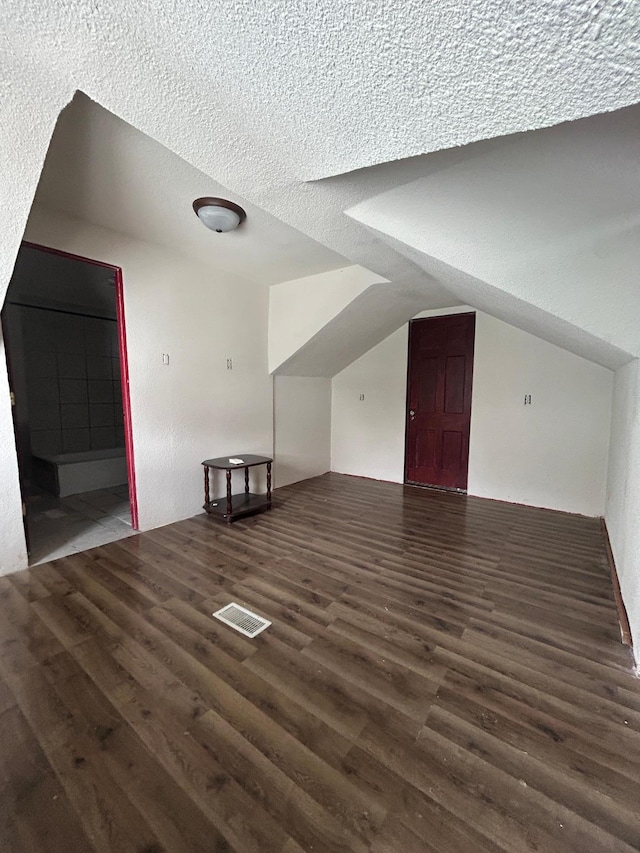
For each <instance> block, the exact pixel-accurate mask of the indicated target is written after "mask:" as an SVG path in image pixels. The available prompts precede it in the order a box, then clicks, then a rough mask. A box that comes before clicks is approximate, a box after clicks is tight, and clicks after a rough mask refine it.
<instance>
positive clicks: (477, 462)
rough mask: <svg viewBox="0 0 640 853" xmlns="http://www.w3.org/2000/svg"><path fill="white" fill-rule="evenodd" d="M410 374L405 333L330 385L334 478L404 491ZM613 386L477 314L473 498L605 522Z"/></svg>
mask: <svg viewBox="0 0 640 853" xmlns="http://www.w3.org/2000/svg"><path fill="white" fill-rule="evenodd" d="M461 310H465V309H461ZM466 310H468V309H466ZM434 313H437V314H441V313H444V312H434ZM421 316H422V315H421ZM406 374H407V327H406V326H405V327H404V328H403V329H402V330H399V331H398V332H396V333H394V334H393V335H391V336H390V337H389V338H387V339H386V340H385V341H383V342H382V343H381V344H379V345H378V346H377V347H375V348H374V349H373V350H371V351H370V352H368V353H367V354H366V355H364V356H363V357H362V358H360V359H358V361H357V362H354V364H352V365H350V366H349V367H348V368H346V370H344V371H342V372H341V373H340V374H338V375H337V376H336V377H335V378H334V380H333V403H332V408H333V424H332V470H334V471H339V472H342V473H347V474H359V475H361V476H366V477H374V478H377V479H388V480H392V481H395V482H402V481H403V465H404V429H405V412H404V409H405V389H406ZM612 384H613V374H612V373H611V371H609V370H607V369H606V368H603V367H600V366H599V365H595V364H593V363H591V362H588V361H585V360H584V359H581V358H579V357H578V356H575V355H573V354H571V353H568V352H566V351H564V350H561V349H559V348H558V347H555V346H553V345H552V344H548V343H546V342H545V341H542V340H540V339H539V338H536V337H534V336H533V335H529V334H527V333H526V332H521V331H520V330H518V329H515V328H514V327H512V326H509V325H508V324H506V323H503V322H501V321H499V320H496V319H494V318H492V317H489V316H488V315H485V314H481V313H477V315H476V351H475V362H474V385H473V401H472V414H471V439H470V450H469V488H468V491H469V494H473V495H480V496H482V497H490V498H495V499H498V500H506V501H513V502H516V503H524V504H531V505H533V506H545V507H550V508H552V509H560V510H566V511H568V512H578V513H583V514H585V515H601V514H602V513H603V510H604V501H605V483H606V471H607V449H608V442H609V419H610V409H611V393H612ZM361 393H364V395H365V399H364V401H363V402H360V401H359V394H361ZM525 393H526V394H531V396H532V405H531V406H526V407H525V406H524V405H523V399H524V395H525Z"/></svg>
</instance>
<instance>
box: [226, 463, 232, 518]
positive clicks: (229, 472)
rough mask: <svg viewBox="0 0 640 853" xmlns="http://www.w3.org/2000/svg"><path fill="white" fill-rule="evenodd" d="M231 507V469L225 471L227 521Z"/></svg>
mask: <svg viewBox="0 0 640 853" xmlns="http://www.w3.org/2000/svg"><path fill="white" fill-rule="evenodd" d="M232 512H233V507H232V505H231V471H227V521H229V522H230V521H231V513H232Z"/></svg>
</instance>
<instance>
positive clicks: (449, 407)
mask: <svg viewBox="0 0 640 853" xmlns="http://www.w3.org/2000/svg"><path fill="white" fill-rule="evenodd" d="M466 364H467V359H466V358H465V356H463V355H454V356H451V357H449V358H447V361H446V368H445V377H444V411H445V413H446V414H448V415H461V414H462V413H463V412H464V372H465V369H466Z"/></svg>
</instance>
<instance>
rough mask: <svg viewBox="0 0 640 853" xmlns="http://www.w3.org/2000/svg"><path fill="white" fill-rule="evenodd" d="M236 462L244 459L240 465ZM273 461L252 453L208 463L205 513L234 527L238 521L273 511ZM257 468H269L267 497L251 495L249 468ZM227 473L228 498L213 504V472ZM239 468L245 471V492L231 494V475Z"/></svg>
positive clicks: (206, 464)
mask: <svg viewBox="0 0 640 853" xmlns="http://www.w3.org/2000/svg"><path fill="white" fill-rule="evenodd" d="M232 459H240V460H242V461H240V462H232V461H231V460H232ZM272 462H273V459H271V458H270V457H269V456H255V455H253V454H251V453H244V454H242V453H239V454H237V456H231V457H229V456H221V457H219V458H218V459H205V461H204V462H203V463H202V465H203V466H204V504H203V507H202V508H203V509H204V510H206V512H208V513H209V514H210V515H214V516H217V517H218V518H220V519H222V520H223V521H226V522H227V524H231V522H232V521H235V520H236V518H240V517H241V516H245V515H253V514H254V513H256V512H263V511H264V510H267V509H271V463H272ZM257 465H266V466H267V493H266V495H256V494H254V493H253V492H250V491H249V468H254V467H256V466H257ZM210 468H213V469H214V470H216V471H225V472H226V479H227V494H226V497H224V498H217V499H214V500H211V497H210V486H209V469H210ZM238 468H244V492H240V493H239V494H235V495H233V494H231V474H232V472H233V471H235V470H236V469H238Z"/></svg>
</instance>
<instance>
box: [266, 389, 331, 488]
mask: <svg viewBox="0 0 640 853" xmlns="http://www.w3.org/2000/svg"><path fill="white" fill-rule="evenodd" d="M274 431H275V485H276V487H279V486H286V485H288V484H289V483H297V482H298V480H306V479H307V478H308V477H317V476H318V475H319V474H326V473H327V471H329V470H331V380H330V379H321V378H317V377H311V376H275V377H274Z"/></svg>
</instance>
